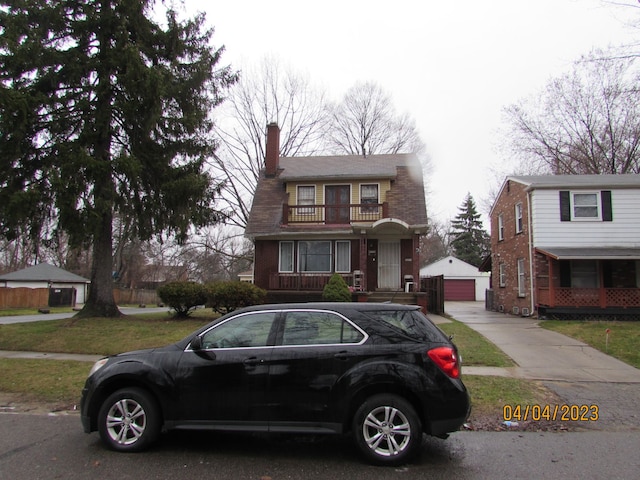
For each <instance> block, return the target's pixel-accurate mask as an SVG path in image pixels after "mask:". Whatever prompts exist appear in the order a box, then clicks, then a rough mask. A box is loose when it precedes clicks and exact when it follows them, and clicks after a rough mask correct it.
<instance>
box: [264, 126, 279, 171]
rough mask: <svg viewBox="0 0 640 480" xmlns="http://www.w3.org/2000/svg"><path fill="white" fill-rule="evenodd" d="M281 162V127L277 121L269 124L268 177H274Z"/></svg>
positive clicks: (266, 162) (265, 167)
mask: <svg viewBox="0 0 640 480" xmlns="http://www.w3.org/2000/svg"><path fill="white" fill-rule="evenodd" d="M279 163H280V128H279V127H278V124H277V123H273V122H272V123H270V124H268V125H267V154H266V157H265V159H264V169H265V174H266V175H267V177H274V176H275V175H276V172H277V171H278V165H279Z"/></svg>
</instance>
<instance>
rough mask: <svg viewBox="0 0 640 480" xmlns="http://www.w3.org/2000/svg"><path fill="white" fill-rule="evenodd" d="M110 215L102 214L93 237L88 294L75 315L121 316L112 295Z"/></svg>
mask: <svg viewBox="0 0 640 480" xmlns="http://www.w3.org/2000/svg"><path fill="white" fill-rule="evenodd" d="M111 224H112V219H111V215H110V214H108V213H104V214H103V218H102V222H101V226H100V230H101V231H100V232H97V234H96V235H95V237H94V239H93V264H92V266H91V285H90V286H89V296H88V297H87V302H86V303H85V305H84V307H83V308H82V310H81V311H80V312H79V313H78V314H77V315H76V316H77V317H84V318H86V317H121V316H122V313H121V312H120V310H119V309H118V306H117V305H116V302H115V299H114V297H113V279H112V276H111V274H112V272H111V270H112V265H111V264H112V258H111V242H112V239H111V236H112V233H111Z"/></svg>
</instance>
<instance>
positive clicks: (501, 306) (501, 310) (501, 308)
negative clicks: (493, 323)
mask: <svg viewBox="0 0 640 480" xmlns="http://www.w3.org/2000/svg"><path fill="white" fill-rule="evenodd" d="M498 311H499V312H500V313H502V312H504V305H498Z"/></svg>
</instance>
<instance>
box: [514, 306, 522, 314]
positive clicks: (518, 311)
mask: <svg viewBox="0 0 640 480" xmlns="http://www.w3.org/2000/svg"><path fill="white" fill-rule="evenodd" d="M519 313H520V309H519V308H518V307H513V314H514V315H518V314H519Z"/></svg>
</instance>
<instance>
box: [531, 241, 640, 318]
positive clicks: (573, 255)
mask: <svg viewBox="0 0 640 480" xmlns="http://www.w3.org/2000/svg"><path fill="white" fill-rule="evenodd" d="M639 262H640V251H636V250H635V249H634V250H629V249H624V250H621V249H598V248H589V249H545V250H542V249H536V267H537V268H536V272H537V274H536V279H535V285H536V288H535V294H536V304H537V308H538V314H539V315H540V316H545V317H547V318H575V319H580V318H604V317H606V318H613V317H615V318H627V319H631V318H633V319H637V318H640V288H638V285H639V280H640V268H639Z"/></svg>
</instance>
